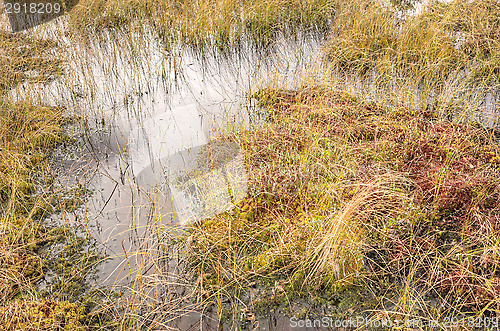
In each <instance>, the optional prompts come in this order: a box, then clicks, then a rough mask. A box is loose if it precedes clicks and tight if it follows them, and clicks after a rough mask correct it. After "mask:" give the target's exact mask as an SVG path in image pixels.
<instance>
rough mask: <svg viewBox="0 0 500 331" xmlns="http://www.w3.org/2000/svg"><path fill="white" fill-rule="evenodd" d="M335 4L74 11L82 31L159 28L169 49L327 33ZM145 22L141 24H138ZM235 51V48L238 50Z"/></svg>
mask: <svg viewBox="0 0 500 331" xmlns="http://www.w3.org/2000/svg"><path fill="white" fill-rule="evenodd" d="M334 10H335V1H333V0H308V1H296V0H287V1H281V0H280V1H278V0H269V1H257V2H252V1H235V0H224V1H212V0H209V1H169V2H158V1H153V0H148V1H101V0H88V1H80V3H79V4H78V6H77V7H76V8H75V10H74V11H73V12H72V14H71V16H72V19H71V21H70V22H71V24H72V25H73V26H75V27H77V28H82V27H90V26H91V27H94V28H99V27H104V28H107V29H111V30H114V29H121V28H123V27H125V28H126V29H130V28H132V29H133V28H139V29H140V27H141V26H142V25H143V23H144V22H149V23H150V24H152V25H153V26H155V28H156V30H158V32H159V33H160V34H161V35H162V36H163V38H164V39H165V40H166V41H167V45H169V46H171V45H178V44H179V43H182V44H188V45H192V46H194V47H201V46H209V47H216V48H219V49H227V48H233V49H237V46H238V45H241V44H242V43H245V42H246V40H247V39H248V38H250V39H251V40H253V41H255V42H258V43H269V42H270V41H272V40H273V39H274V38H275V37H276V35H278V34H279V33H292V34H293V33H296V32H298V31H299V30H306V29H316V30H323V31H326V30H328V23H329V21H330V19H331V17H332V15H333V13H334ZM138 23H140V24H138ZM234 46H236V47H234Z"/></svg>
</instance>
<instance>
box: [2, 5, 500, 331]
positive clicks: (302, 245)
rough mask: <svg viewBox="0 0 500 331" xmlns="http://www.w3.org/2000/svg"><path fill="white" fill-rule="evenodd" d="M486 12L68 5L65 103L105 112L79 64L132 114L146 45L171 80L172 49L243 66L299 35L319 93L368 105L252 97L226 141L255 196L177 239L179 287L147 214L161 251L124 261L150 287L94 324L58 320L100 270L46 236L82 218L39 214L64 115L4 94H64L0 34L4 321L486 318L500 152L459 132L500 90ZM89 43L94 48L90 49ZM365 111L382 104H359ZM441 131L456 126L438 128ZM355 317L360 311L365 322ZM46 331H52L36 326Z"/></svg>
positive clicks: (30, 50) (241, 323)
mask: <svg viewBox="0 0 500 331" xmlns="http://www.w3.org/2000/svg"><path fill="white" fill-rule="evenodd" d="M498 10H499V7H498V3H497V2H495V1H452V2H451V3H450V4H442V3H438V2H435V3H434V2H433V3H431V5H430V6H429V7H428V9H426V10H424V11H423V12H422V13H421V14H416V15H414V16H411V15H406V16H405V15H402V16H401V13H400V12H398V11H397V10H395V9H392V8H390V7H386V6H381V5H380V4H377V3H375V2H373V1H365V0H359V1H353V2H347V1H331V0H310V1H295V0H291V1H276V0H268V1H253V2H250V1H233V0H223V1H212V0H208V1H168V2H157V1H153V0H145V1H101V0H82V1H81V2H80V3H79V4H78V5H77V6H76V7H75V8H74V10H73V11H72V12H71V13H70V18H69V29H70V30H69V31H70V33H68V35H67V36H68V38H70V40H71V41H72V42H75V43H76V44H77V46H78V47H80V48H76V46H75V49H77V51H76V52H74V53H73V55H74V56H76V57H78V56H80V58H79V59H77V60H78V61H80V62H78V61H76V62H77V63H85V65H86V66H87V67H86V68H83V69H82V68H76V69H82V70H83V71H85V70H87V71H85V74H86V75H87V76H85V79H84V80H83V81H77V83H76V84H73V85H72V81H71V77H70V79H68V80H67V81H66V83H67V84H68V86H67V88H68V89H70V90H71V91H72V93H73V94H74V98H75V99H76V98H78V97H79V96H78V94H79V90H83V91H84V92H89V94H91V98H94V99H93V100H92V101H96V100H97V103H98V102H99V101H98V100H100V99H99V98H100V97H101V96H100V95H92V94H93V93H99V91H100V90H99V89H97V88H95V87H96V86H97V85H98V83H99V82H98V81H97V80H96V79H95V77H93V74H92V70H91V69H92V66H93V65H94V63H92V61H91V60H92V52H94V51H95V52H96V53H99V52H101V50H102V49H104V51H102V52H103V53H105V54H98V56H101V55H111V59H114V60H111V61H110V62H109V63H105V64H102V63H99V64H100V65H102V66H103V72H104V73H105V74H109V73H113V72H118V74H117V76H120V75H123V74H122V72H121V71H119V70H117V69H121V67H120V66H121V65H122V64H124V67H126V68H127V69H126V70H127V71H126V73H127V75H130V77H131V78H132V79H131V81H132V83H133V84H135V87H137V91H136V92H138V94H140V93H142V92H145V91H147V89H148V88H147V87H145V86H144V80H143V76H142V75H143V74H144V72H147V71H148V70H149V68H146V67H145V66H144V64H143V63H141V62H140V59H141V58H143V57H144V58H146V59H149V60H152V58H153V57H154V58H155V59H156V57H155V56H156V55H157V54H156V53H155V52H152V51H151V52H150V49H145V47H144V44H147V41H149V39H155V38H157V37H160V39H161V42H160V45H161V47H163V48H161V47H160V49H159V53H160V54H161V56H162V57H164V58H163V60H164V61H165V62H166V63H167V66H172V67H173V68H174V71H175V70H177V68H178V67H180V66H181V65H180V64H181V63H182V61H183V58H182V55H181V54H182V50H183V49H184V47H186V45H188V46H189V47H193V49H194V50H195V52H199V54H201V56H202V57H203V54H204V53H203V49H204V48H207V47H208V48H210V49H211V50H215V51H218V50H221V49H222V50H224V51H229V50H238V49H239V48H240V47H241V45H243V44H245V43H247V42H254V43H255V45H256V47H255V48H256V49H257V50H256V52H260V51H261V50H262V49H263V48H259V46H267V45H269V43H272V41H273V40H274V39H275V38H276V36H277V35H280V34H282V35H287V34H288V35H290V34H294V33H296V32H298V31H303V30H313V31H320V32H329V31H330V30H331V37H330V40H329V42H328V44H327V45H326V46H325V48H324V51H325V56H324V59H325V62H326V66H327V67H328V70H325V72H326V74H325V75H326V76H333V75H337V76H338V77H340V78H341V79H342V80H344V79H345V80H347V78H349V77H354V78H353V79H354V80H355V81H356V82H359V81H361V82H362V84H361V85H362V86H363V88H362V89H359V90H358V91H357V92H358V93H356V96H357V97H352V96H351V95H349V94H347V93H345V92H339V91H337V90H334V89H332V88H329V87H325V86H321V87H318V86H314V87H312V86H308V85H305V86H302V87H300V88H297V90H293V91H292V90H290V91H288V90H281V89H278V88H271V89H263V90H260V91H259V92H257V93H256V94H254V95H253V96H254V97H255V98H256V99H258V100H259V105H260V106H261V107H263V109H264V113H265V117H266V125H265V126H263V127H260V128H258V129H257V130H255V131H245V132H235V133H228V134H227V135H226V137H225V138H226V139H229V140H231V141H234V142H236V143H238V144H239V145H240V146H242V148H243V150H244V153H245V160H246V163H247V167H248V171H249V176H250V181H249V184H250V194H249V195H248V197H247V198H246V199H245V200H244V201H242V202H241V203H239V205H238V207H237V208H236V209H235V210H234V211H231V212H228V213H223V214H220V215H217V216H215V217H213V218H210V219H208V220H204V221H202V222H197V223H195V224H192V225H190V227H189V233H188V234H187V235H185V236H182V235H181V236H180V240H181V242H180V243H177V245H179V246H181V247H185V250H186V252H185V254H179V255H183V256H186V260H187V261H183V262H187V265H186V269H182V268H180V269H181V270H180V271H179V272H181V273H183V274H185V275H186V277H191V276H192V283H189V282H184V281H181V279H180V278H179V277H178V274H175V275H170V274H169V273H168V272H166V271H165V270H164V269H162V267H163V264H162V263H164V262H165V261H164V260H165V259H168V258H170V257H169V255H168V254H166V256H167V257H165V256H164V255H162V253H164V252H163V251H162V252H159V251H161V250H162V249H164V251H168V250H169V249H170V248H166V246H170V245H171V244H172V242H175V241H176V240H170V239H172V238H166V237H168V235H165V234H160V232H162V231H168V230H165V229H164V228H163V227H162V225H161V215H157V214H154V213H152V215H153V216H152V217H151V219H152V220H153V223H155V222H156V223H155V224H154V225H155V226H157V227H158V229H157V231H158V233H156V234H154V235H152V236H158V238H159V239H158V242H160V244H159V245H160V246H161V249H159V250H157V249H156V248H151V249H149V250H146V253H144V254H143V252H138V253H137V255H140V254H142V256H141V258H144V260H141V263H143V264H141V265H140V267H139V269H140V271H143V269H142V268H144V270H149V269H148V268H149V266H150V265H151V264H153V265H155V266H156V265H158V272H157V273H155V274H147V275H141V274H140V273H139V274H138V276H137V277H135V276H134V275H133V274H132V271H131V272H130V273H131V275H130V276H131V278H132V279H133V282H132V284H130V286H129V288H128V290H129V291H128V292H127V293H128V294H127V296H125V297H122V298H121V299H120V300H117V299H116V298H115V297H114V296H113V295H110V294H108V293H106V294H103V293H101V294H100V297H106V299H107V300H108V302H107V303H106V304H102V303H96V305H97V306H98V309H96V310H95V311H94V313H93V314H91V319H92V322H89V321H88V320H82V319H81V316H77V315H78V314H83V311H82V310H81V309H79V308H77V307H75V306H74V305H73V304H68V303H67V302H66V300H67V299H69V298H70V297H71V296H70V294H69V293H70V292H72V291H73V290H75V289H76V290H77V292H78V290H80V289H81V288H83V284H84V280H85V278H84V276H85V275H86V274H87V272H88V270H89V268H90V266H89V265H93V264H95V263H97V261H98V259H97V258H96V257H95V256H94V255H93V254H91V252H87V253H88V254H80V253H81V250H80V248H81V246H80V245H79V243H80V244H81V240H78V238H77V236H73V235H72V234H71V231H70V229H67V228H64V229H60V228H59V229H56V230H54V229H51V228H49V227H45V226H44V224H43V222H41V219H42V218H43V216H44V215H47V214H50V213H51V212H52V211H54V210H55V209H56V208H54V207H53V206H50V205H51V204H52V202H54V201H55V202H56V203H55V204H58V205H59V206H60V207H59V211H61V210H63V211H64V210H67V209H68V210H70V209H73V208H74V207H75V206H76V205H78V204H79V202H78V201H75V200H78V199H69V200H65V201H63V200H64V199H61V198H60V197H58V196H57V195H55V196H54V195H50V196H49V195H43V194H42V195H37V194H35V193H37V192H40V190H41V188H40V185H39V184H40V183H39V182H37V180H35V179H36V178H38V177H37V176H39V175H40V174H43V173H44V167H46V164H45V162H46V160H47V158H46V157H47V155H48V154H50V150H51V149H53V148H54V146H56V145H58V144H61V143H64V138H63V136H64V135H63V133H62V132H63V129H62V128H63V123H64V121H65V119H64V116H63V109H60V108H54V107H45V106H40V105H34V104H32V103H30V101H29V98H26V99H27V101H26V102H24V103H18V102H13V101H12V100H9V98H8V96H7V93H6V92H7V90H8V89H10V88H12V87H15V86H17V85H18V84H20V83H22V82H47V81H50V80H52V79H53V78H55V77H57V76H58V75H60V73H61V72H62V71H61V67H60V65H61V62H60V61H59V60H58V59H57V58H55V57H53V55H54V53H51V49H53V48H54V47H55V46H56V43H54V42H52V41H47V40H35V39H27V37H26V36H24V37H23V36H20V35H16V36H12V35H7V34H1V35H0V44H1V46H2V48H0V65H1V66H2V71H1V72H0V89H1V93H0V98H2V99H1V101H0V106H1V108H0V110H1V116H0V139H1V140H0V141H1V146H0V148H1V149H0V153H1V156H2V158H1V161H0V199H1V208H2V228H1V231H2V242H1V244H0V250H1V251H2V254H3V257H2V260H1V264H0V268H1V273H0V274H1V275H2V283H1V284H2V288H1V289H0V293H1V295H2V300H3V302H4V303H7V302H8V304H11V303H12V304H11V306H10V307H7V304H6V305H5V306H3V307H2V308H0V316H9V317H11V316H15V317H16V318H17V320H15V319H12V321H14V322H13V323H17V324H13V325H16V326H17V327H18V328H20V326H19V325H22V324H21V323H25V322H26V321H30V322H33V323H35V324H33V325H34V326H33V328H34V329H37V328H43V327H44V326H48V327H49V328H50V327H56V326H57V327H69V326H70V325H71V326H72V327H75V328H78V327H80V325H81V323H84V324H89V323H94V322H95V323H96V324H97V325H101V326H102V325H103V324H105V323H107V322H109V321H110V320H111V321H112V322H113V323H114V324H110V326H109V327H110V328H112V327H116V328H121V329H139V328H150V327H152V326H158V327H159V328H160V327H164V328H167V327H170V326H171V325H172V324H169V323H170V322H172V321H173V320H175V319H176V318H177V317H178V316H179V315H181V314H183V313H185V312H186V310H187V308H186V306H188V307H189V309H191V308H193V309H195V308H200V307H202V308H203V307H207V306H215V307H216V310H217V312H216V314H215V315H217V317H218V318H219V319H220V320H224V318H226V319H232V321H231V322H232V323H231V325H232V326H235V327H236V326H237V327H246V326H248V322H249V320H245V319H246V317H244V318H242V317H241V316H242V314H241V313H242V312H247V313H245V314H246V315H245V316H247V317H248V316H250V317H252V316H253V317H252V318H253V321H255V316H254V315H252V313H250V312H261V313H264V314H265V313H266V312H269V310H270V309H274V308H276V307H283V306H286V307H288V311H287V313H288V314H290V315H301V316H303V317H305V316H307V315H313V314H314V313H315V312H313V309H314V308H315V307H316V308H317V305H316V306H315V304H316V303H318V302H313V304H310V305H309V306H308V307H307V308H306V310H305V313H304V311H303V310H301V308H300V307H298V306H297V305H296V302H298V301H299V299H301V298H304V297H306V296H309V295H311V294H313V295H312V296H313V298H312V299H311V300H312V301H314V300H317V301H319V302H320V303H322V304H325V305H330V306H332V307H334V308H333V309H332V311H330V313H333V314H338V315H342V314H345V315H347V314H354V313H353V310H352V308H353V307H354V309H359V311H357V312H362V309H370V311H374V310H375V312H376V313H380V314H379V315H377V314H373V318H377V316H389V317H390V318H399V319H401V318H402V319H410V318H411V317H417V318H428V319H443V318H445V317H447V316H448V317H449V316H456V314H458V313H461V312H462V313H463V312H467V313H471V314H475V315H477V316H482V315H487V314H493V313H494V311H495V310H496V311H498V309H500V307H499V306H498V290H499V284H500V283H499V279H500V277H499V275H498V271H497V264H498V240H497V236H498V230H499V227H498V224H499V223H498V221H499V214H498V211H499V205H498V204H499V202H500V200H499V199H500V198H499V194H500V193H499V192H500V190H499V186H498V184H499V183H498V178H499V176H498V175H499V174H498V172H499V168H498V166H499V164H500V163H499V162H500V159H499V157H500V155H499V150H498V146H497V145H496V144H495V141H496V139H497V136H498V134H497V132H496V131H495V130H494V129H486V128H484V127H483V126H481V125H480V124H477V123H473V122H471V123H466V122H467V121H466V120H467V119H468V117H467V115H465V113H466V110H471V109H472V110H477V104H479V103H480V102H481V101H482V100H483V99H484V98H483V96H484V92H485V91H493V90H495V89H496V87H497V86H498V84H499V82H498V70H499V69H498V58H499V56H498V54H497V53H498V49H499V48H498V46H499V45H498V31H497V30H498ZM401 17H402V18H401ZM145 22H147V24H144V23H145ZM95 32H99V33H97V34H95ZM93 41H97V42H98V43H100V45H105V46H106V47H104V48H99V47H96V49H93V48H92V47H93V46H92V42H93ZM89 54H90V55H89ZM131 54H132V55H131ZM94 55H95V54H94ZM86 56H88V57H86ZM97 58H99V57H97ZM123 59H125V61H123V62H122V63H121V62H120V61H121V60H123ZM151 63H153V65H154V63H156V62H153V61H151ZM99 64H98V65H99ZM163 64H164V63H162V65H163ZM107 65H109V67H105V66H107ZM148 65H149V63H148ZM73 69H74V68H73ZM162 70H165V71H166V70H167V69H162ZM176 73H177V71H176ZM66 74H67V75H68V76H71V75H72V74H73V73H71V72H69V73H66ZM146 76H147V75H146ZM169 77H170V76H169ZM118 78H120V77H118ZM134 79H135V80H134ZM164 79H165V78H164ZM168 79H169V78H168ZM168 79H167V80H168ZM73 83H74V82H73ZM80 83H81V85H79V84H80ZM70 85H72V86H70ZM276 85H279V84H276ZM297 85H298V84H297ZM340 85H341V84H339V86H340ZM348 85H349V84H345V85H343V86H342V87H343V88H345V87H346V86H348ZM108 87H109V88H108V90H109V91H106V92H102V91H101V92H102V93H103V94H104V93H109V95H110V97H111V99H113V98H115V99H116V98H117V96H116V95H113V94H112V93H113V92H115V90H114V89H115V88H117V86H114V85H113V86H108ZM73 89H74V90H73ZM128 93H131V92H130V91H128ZM372 93H373V94H376V93H377V94H378V97H379V99H377V100H378V101H379V102H376V103H374V102H370V99H372V98H371V94H372ZM115 99H113V101H115ZM139 111H140V110H138V112H139ZM450 112H454V113H455V114H456V113H458V115H462V116H463V117H465V120H464V121H463V122H465V123H462V124H460V123H453V122H452V121H450V120H449V119H446V118H443V117H441V116H440V115H441V113H450ZM85 115H86V116H84V117H85V118H84V121H85V120H96V122H97V117H96V118H92V116H93V115H94V114H91V113H90V112H89V113H85ZM139 115H141V114H139ZM103 123H104V120H103ZM87 124H88V123H84V126H85V125H87ZM42 177H43V176H42ZM44 185H45V184H44ZM41 186H43V185H41ZM44 187H46V186H44ZM54 197H55V198H56V199H55V200H54V199H53V198H54ZM132 207H134V208H135V207H136V206H132ZM135 230H136V229H134V230H133V231H135ZM131 232H132V231H131ZM62 237H64V238H67V239H66V240H67V241H64V239H63V238H62ZM55 238H59V240H61V241H60V242H64V244H65V245H66V244H67V245H68V246H69V247H70V249H68V250H67V251H63V253H62V254H60V255H58V257H57V258H54V259H47V260H45V259H44V258H42V255H41V254H40V250H39V248H40V246H43V244H44V243H46V242H51V243H53V242H54V240H55ZM177 240H179V238H177ZM172 246H175V243H174V244H172ZM139 253H140V254H139ZM48 260H51V262H52V263H53V267H54V268H55V269H56V270H59V272H58V275H59V276H60V282H59V285H58V288H62V289H63V292H64V295H63V296H61V297H57V298H54V297H50V296H49V297H50V298H49V300H48V301H42V300H40V299H39V298H40V297H41V296H43V295H41V294H40V293H38V292H37V290H36V289H35V288H34V286H33V284H34V283H35V282H36V281H38V280H39V279H40V278H41V277H42V276H43V274H44V271H45V270H46V269H45V267H46V264H45V263H46V262H47V261H48ZM126 260H127V261H126V262H127V263H131V262H130V261H129V256H126ZM75 265H76V266H77V267H76V268H75ZM179 288H182V291H179V292H182V294H178V293H177V291H178V290H179ZM186 288H189V295H184V291H185V290H186ZM248 293H251V295H249V294H248ZM253 293H258V295H257V296H255V295H253ZM45 294H47V293H45ZM45 294H44V295H45ZM350 297H351V298H352V297H358V298H357V299H356V300H358V301H356V300H354V301H353V302H349V301H348V299H349V298H350ZM360 297H362V298H363V300H364V299H365V298H367V299H366V300H365V302H364V303H360V299H359V298H360ZM245 298H246V299H245ZM247 299H248V300H247ZM433 302H434V303H433ZM47 307H48V308H47ZM86 307H87V308H88V307H89V306H88V305H87V306H86ZM356 307H357V308H356ZM61 311H63V312H64V313H62V312H61ZM30 312H34V315H30V314H31V313H30ZM40 312H41V313H40ZM86 312H87V310H86V311H85V313H86ZM54 314H55V315H57V317H56V318H55V320H51V323H53V324H47V322H46V320H45V319H43V318H42V319H40V316H41V315H44V316H45V317H46V318H47V319H51V318H52V317H53V315H54ZM35 315H36V316H35ZM42 317H43V316H42ZM61 318H62V319H64V322H63V321H62V320H60V319H61ZM250 320H251V318H250ZM16 321H17V322H16ZM42 322H43V323H44V325H40V323H42ZM70 322H71V323H73V324H71V323H70ZM36 323H39V327H38V326H37V324H36Z"/></svg>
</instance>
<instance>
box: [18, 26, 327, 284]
mask: <svg viewBox="0 0 500 331" xmlns="http://www.w3.org/2000/svg"><path fill="white" fill-rule="evenodd" d="M50 24H52V23H50ZM45 33H46V34H48V35H50V33H51V32H50V31H49V32H45ZM54 35H55V36H56V37H57V38H59V40H60V42H61V51H64V53H63V56H64V58H65V64H66V67H67V69H66V72H65V74H64V76H62V77H61V78H60V79H58V80H57V81H55V82H53V83H51V84H47V85H39V86H35V85H27V84H25V85H22V86H20V87H19V88H18V89H17V90H16V91H12V96H13V97H16V96H17V97H20V98H21V97H30V98H32V99H34V100H39V101H41V102H45V103H48V104H52V105H63V106H66V107H67V108H68V111H69V112H70V113H73V114H76V115H79V116H82V117H84V118H86V119H87V120H88V121H87V127H86V128H85V131H86V133H85V137H84V140H85V142H86V143H85V145H84V146H82V147H81V148H80V149H78V148H76V149H75V150H72V151H71V153H72V154H76V155H77V156H79V157H78V158H73V159H74V160H75V161H69V162H68V161H64V164H62V163H59V164H58V165H57V167H58V169H57V171H58V173H59V175H60V180H61V182H64V183H65V184H66V183H71V182H73V183H75V182H79V183H81V184H83V185H85V186H86V187H87V188H89V189H90V190H92V192H93V193H92V195H91V196H90V197H89V199H88V201H87V202H86V204H85V206H84V207H83V208H81V209H80V210H79V211H78V213H77V215H76V216H74V217H73V218H72V217H71V216H70V215H68V216H66V218H67V219H68V220H69V221H73V222H78V223H80V224H84V225H85V228H86V231H87V233H88V234H89V235H91V236H92V237H93V238H95V239H96V242H97V243H98V244H99V245H100V247H102V248H103V249H105V251H106V252H107V253H108V255H109V256H110V257H111V258H110V259H109V260H108V262H107V263H104V264H102V265H100V266H99V277H100V282H102V283H103V284H113V283H116V282H118V283H123V284H124V282H126V281H128V280H130V270H132V274H135V273H137V272H141V273H143V274H147V275H154V274H155V272H156V271H158V270H160V269H161V270H162V272H165V268H171V269H172V271H171V272H173V273H176V274H179V271H175V272H174V271H173V269H176V268H179V266H178V265H176V264H175V263H174V264H173V265H172V263H171V262H168V263H166V264H165V263H164V262H162V263H159V262H158V259H159V257H161V256H163V255H164V254H165V246H164V244H165V243H166V242H168V241H169V240H170V239H171V238H173V236H174V234H173V233H175V231H174V229H173V228H172V226H174V225H175V224H179V223H185V222H186V221H187V220H193V219H200V218H204V217H209V216H212V215H214V214H217V213H220V212H223V211H224V210H227V209H229V208H231V207H232V206H233V205H234V203H235V202H237V201H238V200H239V199H241V198H243V197H244V196H245V195H246V192H247V186H246V185H247V174H246V170H245V167H244V160H243V155H242V153H241V151H240V149H239V146H238V145H236V144H234V143H229V142H227V143H229V144H230V145H228V146H229V148H228V149H229V150H230V153H229V155H230V156H231V157H230V158H226V159H224V158H223V159H222V160H223V161H221V160H217V153H216V151H215V153H213V155H212V156H211V157H212V159H210V162H209V163H207V162H205V163H203V162H201V161H208V158H207V156H206V155H207V154H206V150H207V147H209V146H211V145H213V144H216V142H213V141H214V140H215V141H217V138H218V137H220V136H221V135H222V134H224V133H225V132H228V131H238V130H241V129H245V128H248V126H249V124H250V122H251V120H250V118H249V116H248V114H249V112H248V111H249V109H248V107H249V105H248V104H247V97H248V95H249V93H250V92H252V91H254V90H256V89H257V88H258V87H259V86H261V85H265V84H267V83H268V82H269V81H272V82H275V83H276V84H280V85H282V86H283V85H285V86H286V85H288V86H289V87H293V86H294V85H295V84H297V83H300V82H302V81H303V80H302V75H303V74H304V73H305V72H306V71H310V70H311V69H312V68H314V67H315V63H316V58H315V57H316V56H317V55H318V54H319V52H318V49H319V44H320V41H319V40H318V39H317V37H313V36H301V37H299V38H297V40H296V41H295V40H284V39H281V40H279V41H278V42H277V43H276V44H274V45H273V46H272V47H271V48H270V49H268V50H267V51H266V52H264V51H263V50H256V49H255V48H252V47H251V46H249V45H247V46H244V47H243V48H242V49H241V50H240V51H239V53H238V54H229V55H224V56H222V55H220V54H219V55H214V54H205V55H203V56H202V55H201V54H198V53H196V52H193V51H189V50H176V51H173V53H169V52H166V51H165V50H164V48H163V46H162V45H161V44H160V42H159V41H158V38H156V36H154V34H151V35H149V34H148V32H146V34H144V35H141V36H138V37H137V40H132V39H131V38H130V37H125V38H128V39H123V40H116V39H114V37H109V39H106V40H105V41H98V40H97V39H96V40H94V41H93V42H91V43H89V44H87V45H85V44H84V43H81V42H77V41H76V40H70V39H69V38H68V37H64V36H62V35H61V34H57V33H54ZM208 142H211V143H210V144H209V145H207V143H208ZM231 144H232V145H231ZM228 146H226V147H228ZM65 152H66V153H68V152H69V151H61V153H60V154H62V155H64V153H65ZM212 152H214V151H212ZM62 159H63V158H62V157H61V161H62ZM212 161H215V163H217V162H219V163H220V164H218V165H214V164H213V163H212ZM207 164H208V166H207ZM174 211H175V214H176V215H174ZM169 270H170V269H169Z"/></svg>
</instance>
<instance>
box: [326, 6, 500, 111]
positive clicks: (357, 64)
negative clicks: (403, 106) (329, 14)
mask: <svg viewBox="0 0 500 331" xmlns="http://www.w3.org/2000/svg"><path fill="white" fill-rule="evenodd" d="M499 9H500V7H499V6H498V2H496V1H462V0H457V1H451V2H449V3H444V2H440V1H430V2H429V4H428V5H427V6H425V7H424V9H422V10H421V11H420V12H417V13H412V12H411V11H410V12H407V11H406V12H405V11H401V10H400V9H397V8H394V7H392V6H385V5H381V4H379V3H377V2H374V1H359V2H355V3H352V2H345V3H342V5H341V6H340V7H339V9H338V15H336V17H335V20H334V21H333V23H332V33H331V38H330V41H329V43H328V45H327V46H326V47H325V56H326V58H327V60H328V62H329V63H330V65H331V67H332V68H333V69H334V71H337V70H338V71H340V72H342V75H346V74H354V75H356V76H357V77H358V78H359V79H362V80H364V81H366V82H367V83H368V84H371V83H373V86H375V88H376V89H380V90H382V91H385V93H386V94H387V95H388V97H387V100H391V101H392V102H394V101H395V100H394V99H395V97H396V98H397V99H399V100H398V102H401V101H406V102H408V101H409V100H408V99H406V100H401V96H403V95H405V94H408V93H409V94H411V95H417V94H420V96H421V98H422V99H423V100H422V101H421V102H422V103H423V105H422V106H423V107H431V108H432V107H434V108H435V107H436V106H437V107H438V108H439V110H440V111H442V112H443V113H446V112H447V111H450V109H449V108H453V107H450V106H451V104H452V103H455V106H456V105H457V104H460V106H461V107H463V108H465V109H466V110H468V111H469V112H468V114H467V116H469V117H470V112H471V111H474V110H477V108H478V104H480V102H477V100H475V101H472V100H473V99H474V95H475V94H476V93H478V91H479V94H480V95H481V96H480V97H479V99H484V95H485V93H487V91H490V89H491V88H496V87H498V72H499V68H500V66H499V62H498V54H497V50H498V40H499V39H498V36H497V35H496V34H497V31H498V26H497V25H498V11H499ZM475 87H476V88H477V89H476V90H474V88H475ZM450 91H453V93H451V94H450ZM473 91H475V92H473Z"/></svg>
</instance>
